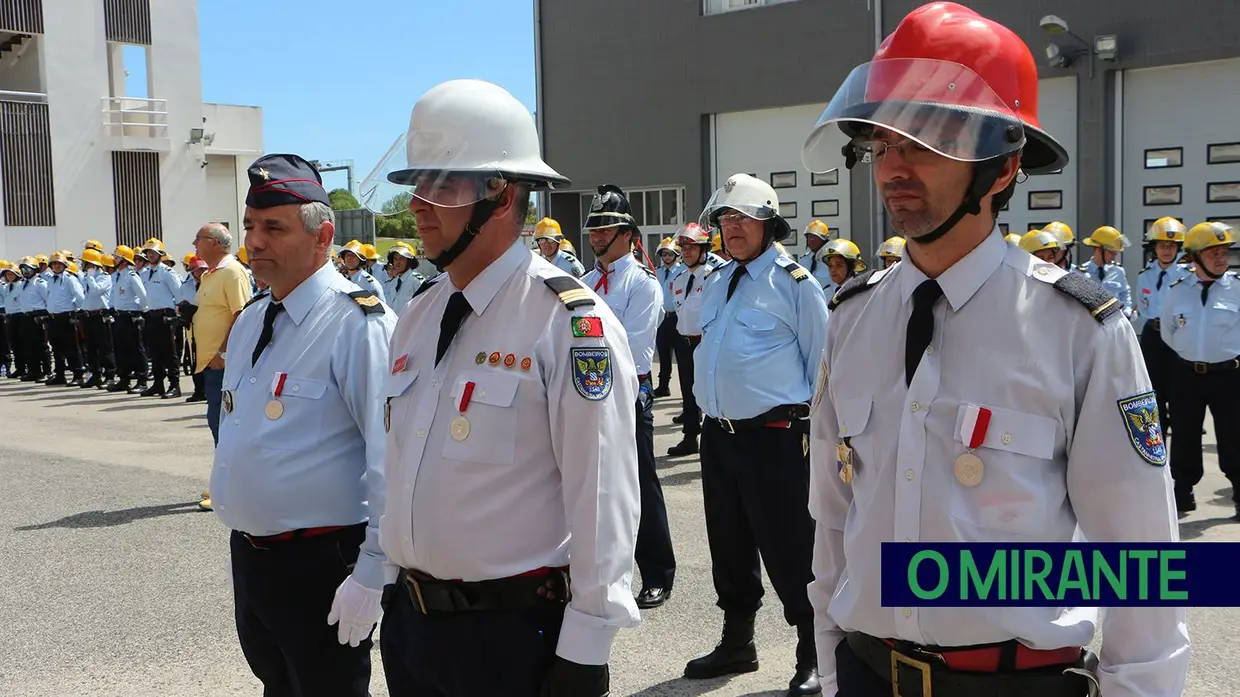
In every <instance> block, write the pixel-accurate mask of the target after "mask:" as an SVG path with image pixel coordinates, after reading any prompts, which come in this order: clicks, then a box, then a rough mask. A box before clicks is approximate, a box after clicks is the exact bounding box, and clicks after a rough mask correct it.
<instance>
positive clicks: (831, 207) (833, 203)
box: [812, 199, 840, 218]
mask: <svg viewBox="0 0 1240 697" xmlns="http://www.w3.org/2000/svg"><path fill="white" fill-rule="evenodd" d="M812 213H813V216H814V217H815V218H830V217H833V216H837V215H839V214H840V202H839V200H837V199H829V200H826V201H814V204H813V211H812Z"/></svg>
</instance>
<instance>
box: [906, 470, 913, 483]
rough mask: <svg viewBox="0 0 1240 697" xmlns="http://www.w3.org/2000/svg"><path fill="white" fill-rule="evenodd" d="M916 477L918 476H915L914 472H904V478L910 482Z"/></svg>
mask: <svg viewBox="0 0 1240 697" xmlns="http://www.w3.org/2000/svg"><path fill="white" fill-rule="evenodd" d="M915 476H916V475H914V474H913V470H904V478H905V479H907V480H909V481H910V482H911V481H913V477H915Z"/></svg>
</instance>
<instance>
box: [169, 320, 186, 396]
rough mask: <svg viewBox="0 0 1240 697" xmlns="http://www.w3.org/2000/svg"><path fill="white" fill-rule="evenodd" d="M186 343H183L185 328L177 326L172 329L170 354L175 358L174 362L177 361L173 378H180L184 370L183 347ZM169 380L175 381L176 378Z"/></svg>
mask: <svg viewBox="0 0 1240 697" xmlns="http://www.w3.org/2000/svg"><path fill="white" fill-rule="evenodd" d="M186 343H187V342H186V341H185V328H184V327H177V326H174V327H172V353H173V355H175V356H176V361H177V368H176V370H175V371H173V375H174V376H180V375H181V372H182V371H184V370H185V345H186ZM169 379H172V380H176V379H178V378H176V377H174V378H169ZM173 384H176V383H175V382H174V383H173Z"/></svg>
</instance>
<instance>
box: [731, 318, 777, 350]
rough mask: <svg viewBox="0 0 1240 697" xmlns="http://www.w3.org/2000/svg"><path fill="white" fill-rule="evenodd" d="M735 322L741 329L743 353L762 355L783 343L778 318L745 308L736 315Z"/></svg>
mask: <svg viewBox="0 0 1240 697" xmlns="http://www.w3.org/2000/svg"><path fill="white" fill-rule="evenodd" d="M736 321H737V322H738V323H740V325H741V327H743V328H744V329H743V333H744V341H743V346H741V347H739V348H740V350H741V351H742V352H744V353H749V352H753V353H762V352H765V351H769V350H771V349H773V348H776V347H778V346H779V345H781V344H782V343H783V340H784V336H783V335H784V333H785V332H783V331H781V325H782V322H781V321H780V319H779V317H776V316H775V315H773V314H771V313H769V312H765V311H763V310H757V309H754V308H745V309H743V310H740V311H739V312H737V313H736Z"/></svg>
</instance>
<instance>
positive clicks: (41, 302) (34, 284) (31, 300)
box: [18, 274, 48, 312]
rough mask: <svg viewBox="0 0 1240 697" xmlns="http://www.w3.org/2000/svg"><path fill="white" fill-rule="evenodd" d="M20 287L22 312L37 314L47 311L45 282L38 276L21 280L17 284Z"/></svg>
mask: <svg viewBox="0 0 1240 697" xmlns="http://www.w3.org/2000/svg"><path fill="white" fill-rule="evenodd" d="M18 285H19V286H21V290H20V291H19V293H20V294H21V303H22V308H24V309H23V310H22V311H23V312H38V311H39V310H46V309H47V296H48V288H47V281H46V280H44V278H43V277H42V276H40V275H38V274H35V276H34V278H23V279H22V280H21V281H19V282H18Z"/></svg>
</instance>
